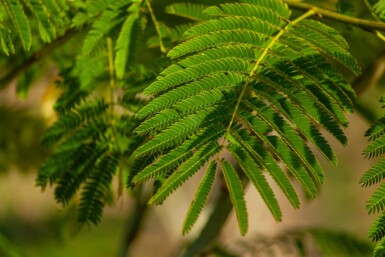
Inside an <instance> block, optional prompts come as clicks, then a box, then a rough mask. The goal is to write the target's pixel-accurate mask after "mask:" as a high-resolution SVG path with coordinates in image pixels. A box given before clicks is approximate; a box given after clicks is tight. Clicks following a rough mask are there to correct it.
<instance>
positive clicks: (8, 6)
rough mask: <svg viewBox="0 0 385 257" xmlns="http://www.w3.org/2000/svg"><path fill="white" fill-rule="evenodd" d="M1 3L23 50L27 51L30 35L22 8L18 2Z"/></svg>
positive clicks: (11, 0)
mask: <svg viewBox="0 0 385 257" xmlns="http://www.w3.org/2000/svg"><path fill="white" fill-rule="evenodd" d="M2 3H3V5H4V7H5V10H6V11H7V12H8V14H9V16H10V18H11V20H12V23H13V25H14V27H15V30H16V32H17V34H18V36H19V38H20V40H21V44H22V46H23V49H24V50H26V51H28V50H29V49H30V48H31V45H32V34H31V27H30V25H29V22H28V18H27V15H26V14H25V12H24V9H23V6H22V5H21V4H20V2H19V0H2Z"/></svg>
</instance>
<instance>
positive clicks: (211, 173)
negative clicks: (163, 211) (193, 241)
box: [183, 161, 217, 234]
mask: <svg viewBox="0 0 385 257" xmlns="http://www.w3.org/2000/svg"><path fill="white" fill-rule="evenodd" d="M216 170H217V165H216V163H215V162H214V161H212V162H210V164H209V166H208V168H207V172H206V174H205V175H204V177H203V178H202V181H201V183H200V184H199V187H198V190H197V193H196V194H195V198H194V200H193V202H192V203H191V205H190V208H189V210H188V212H187V214H186V218H185V220H184V224H183V234H186V233H187V232H189V230H190V229H191V228H192V226H193V225H194V223H195V222H196V220H197V219H198V217H199V214H200V213H201V211H202V209H203V207H204V205H205V204H206V201H207V196H208V194H209V193H210V191H211V188H212V186H213V183H214V180H215V174H216Z"/></svg>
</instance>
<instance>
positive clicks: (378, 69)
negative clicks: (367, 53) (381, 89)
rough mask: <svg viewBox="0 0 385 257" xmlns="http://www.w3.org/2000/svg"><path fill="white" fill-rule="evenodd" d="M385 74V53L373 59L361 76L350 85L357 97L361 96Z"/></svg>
mask: <svg viewBox="0 0 385 257" xmlns="http://www.w3.org/2000/svg"><path fill="white" fill-rule="evenodd" d="M384 73H385V53H382V54H381V55H380V56H379V57H378V58H377V59H375V60H374V61H373V62H372V63H371V64H370V65H369V66H368V67H366V68H365V70H364V71H363V72H362V74H361V75H360V76H359V77H358V78H357V79H356V80H355V81H353V83H352V87H353V89H354V91H356V93H357V95H358V96H359V95H362V94H363V93H364V92H365V91H366V90H367V89H369V88H371V87H372V86H374V85H376V84H377V82H378V81H379V80H380V79H381V77H382V76H383V75H384Z"/></svg>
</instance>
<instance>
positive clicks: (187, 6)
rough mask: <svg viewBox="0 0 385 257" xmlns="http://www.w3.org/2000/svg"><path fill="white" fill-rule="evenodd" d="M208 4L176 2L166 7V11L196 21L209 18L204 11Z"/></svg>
mask: <svg viewBox="0 0 385 257" xmlns="http://www.w3.org/2000/svg"><path fill="white" fill-rule="evenodd" d="M206 8H207V6H205V5H202V4H195V3H174V4H171V5H168V6H167V7H166V13H169V14H172V15H176V16H180V17H183V18H187V19H190V20H194V21H202V20H207V19H208V18H209V17H208V16H207V15H205V14H204V13H203V11H204V10H205V9H206Z"/></svg>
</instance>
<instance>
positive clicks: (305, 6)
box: [284, 0, 385, 31]
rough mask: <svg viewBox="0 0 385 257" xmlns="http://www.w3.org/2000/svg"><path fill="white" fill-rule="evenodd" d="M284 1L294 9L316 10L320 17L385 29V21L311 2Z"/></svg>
mask: <svg viewBox="0 0 385 257" xmlns="http://www.w3.org/2000/svg"><path fill="white" fill-rule="evenodd" d="M284 2H285V3H287V4H288V5H289V6H290V7H291V8H293V9H298V10H302V11H308V10H314V12H315V13H316V14H318V15H319V16H320V17H323V18H327V19H329V20H333V21H338V22H342V23H344V24H349V25H352V26H355V27H359V28H361V29H364V30H368V31H375V30H379V31H385V23H383V22H377V21H370V20H364V19H358V18H355V17H351V16H347V15H343V14H340V13H336V12H332V11H329V10H326V9H323V8H320V7H317V6H314V5H311V4H306V3H303V2H298V1H294V0H284Z"/></svg>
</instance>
